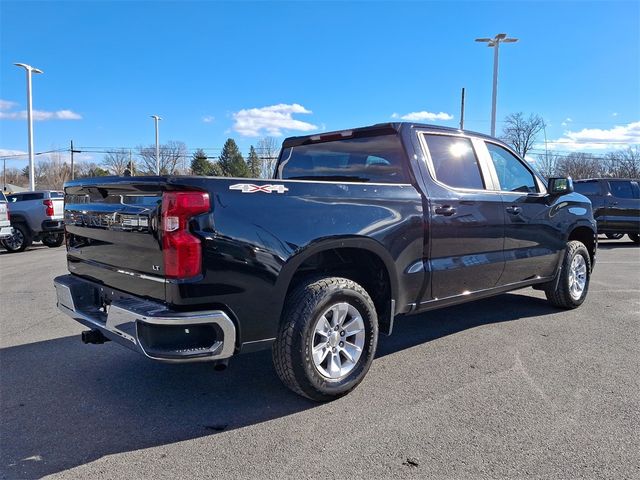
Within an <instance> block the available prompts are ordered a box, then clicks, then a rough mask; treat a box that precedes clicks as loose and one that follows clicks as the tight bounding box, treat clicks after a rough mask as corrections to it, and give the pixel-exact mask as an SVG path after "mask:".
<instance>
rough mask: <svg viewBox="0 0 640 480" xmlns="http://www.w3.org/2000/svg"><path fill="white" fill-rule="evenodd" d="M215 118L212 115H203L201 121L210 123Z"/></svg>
mask: <svg viewBox="0 0 640 480" xmlns="http://www.w3.org/2000/svg"><path fill="white" fill-rule="evenodd" d="M215 119H216V117H214V116H213V115H206V116H204V117H202V121H203V122H204V123H211V122H213V121H214V120H215Z"/></svg>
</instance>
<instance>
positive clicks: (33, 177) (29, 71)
mask: <svg viewBox="0 0 640 480" xmlns="http://www.w3.org/2000/svg"><path fill="white" fill-rule="evenodd" d="M14 65H15V66H16V67H22V68H24V69H25V71H26V72H27V128H28V132H29V134H28V136H29V190H31V191H32V192H33V191H34V190H35V189H36V175H35V162H34V160H33V102H32V98H31V74H32V73H43V72H42V70H40V69H38V68H35V67H32V66H31V65H27V64H26V63H14Z"/></svg>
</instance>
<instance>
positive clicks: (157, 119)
mask: <svg viewBox="0 0 640 480" xmlns="http://www.w3.org/2000/svg"><path fill="white" fill-rule="evenodd" d="M151 118H153V120H154V121H155V124H156V175H160V140H159V139H160V137H159V135H158V121H160V120H162V118H160V117H159V116H158V115H151Z"/></svg>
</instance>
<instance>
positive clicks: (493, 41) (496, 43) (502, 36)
mask: <svg viewBox="0 0 640 480" xmlns="http://www.w3.org/2000/svg"><path fill="white" fill-rule="evenodd" d="M517 41H518V39H517V38H507V34H506V33H499V34H497V35H496V36H495V37H493V38H476V42H483V43H487V47H493V48H495V50H494V51H493V94H492V96H491V136H493V137H495V136H496V104H497V102H498V51H499V50H500V44H501V43H515V42H517Z"/></svg>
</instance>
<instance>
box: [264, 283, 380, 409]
mask: <svg viewBox="0 0 640 480" xmlns="http://www.w3.org/2000/svg"><path fill="white" fill-rule="evenodd" d="M377 343H378V317H377V315H376V310H375V306H374V304H373V301H372V300H371V298H370V297H369V294H368V293H367V292H366V291H365V290H364V288H362V287H361V286H360V285H358V284H357V283H355V282H354V281H352V280H349V279H346V278H339V277H329V278H322V279H318V280H312V281H309V282H306V283H305V284H303V285H301V286H300V287H298V288H297V289H296V290H295V291H294V292H293V294H292V295H290V296H289V298H288V300H287V303H286V306H285V310H284V314H283V320H282V323H281V325H280V330H279V332H278V336H277V337H276V341H275V343H274V345H273V363H274V365H275V368H276V372H277V373H278V376H279V377H280V380H282V382H283V383H284V384H285V385H286V386H287V387H289V388H290V389H291V390H293V391H294V392H296V393H298V394H300V395H303V396H305V397H307V398H310V399H312V400H316V401H322V402H324V401H329V400H333V399H336V398H339V397H341V396H343V395H346V394H347V393H349V392H350V391H351V390H353V389H354V388H356V387H357V386H358V384H359V383H360V382H361V381H362V379H363V378H364V376H365V375H366V374H367V372H368V371H369V367H370V366H371V362H372V361H373V357H374V355H375V351H376V346H377Z"/></svg>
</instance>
